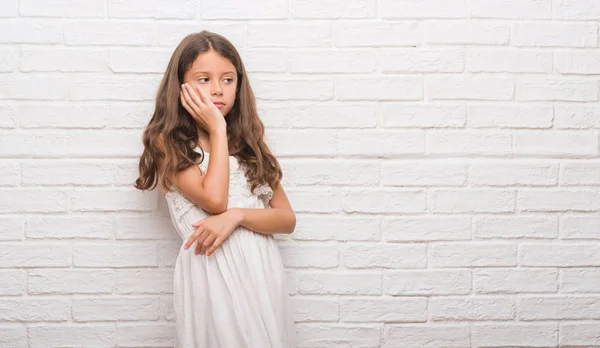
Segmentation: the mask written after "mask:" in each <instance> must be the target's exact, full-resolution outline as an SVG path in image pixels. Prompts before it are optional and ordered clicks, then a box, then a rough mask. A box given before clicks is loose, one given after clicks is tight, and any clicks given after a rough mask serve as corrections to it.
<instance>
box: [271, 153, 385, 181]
mask: <svg viewBox="0 0 600 348" xmlns="http://www.w3.org/2000/svg"><path fill="white" fill-rule="evenodd" d="M280 164H281V165H282V167H283V168H282V169H283V172H284V173H286V176H288V181H289V182H290V183H291V184H292V185H293V186H303V185H327V186H340V185H344V186H346V185H349V186H375V185H378V184H379V166H378V165H377V163H375V162H373V161H371V160H351V161H348V160H341V161H339V160H335V161H332V160H330V159H328V160H322V159H318V160H302V159H294V160H289V161H288V160H281V161H280ZM349 173H352V175H349Z"/></svg>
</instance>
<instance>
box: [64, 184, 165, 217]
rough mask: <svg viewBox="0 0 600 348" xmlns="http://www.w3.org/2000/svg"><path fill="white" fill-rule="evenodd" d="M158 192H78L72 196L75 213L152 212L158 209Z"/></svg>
mask: <svg viewBox="0 0 600 348" xmlns="http://www.w3.org/2000/svg"><path fill="white" fill-rule="evenodd" d="M158 195H159V192H158V191H156V190H155V191H152V192H147V191H139V190H136V189H134V188H131V189H122V190H114V189H104V190H85V191H82V190H77V191H74V192H73V194H72V197H73V198H72V199H73V203H72V209H73V210H74V211H121V212H122V211H152V210H155V209H156V207H157V203H158V200H157V198H158V197H157V196H158Z"/></svg>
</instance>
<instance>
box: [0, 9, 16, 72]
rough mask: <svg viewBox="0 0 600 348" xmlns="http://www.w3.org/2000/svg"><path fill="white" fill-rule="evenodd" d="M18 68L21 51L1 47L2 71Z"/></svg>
mask: <svg viewBox="0 0 600 348" xmlns="http://www.w3.org/2000/svg"><path fill="white" fill-rule="evenodd" d="M0 6H2V4H1V3H0ZM0 12H2V11H0ZM18 69H19V51H18V50H16V49H15V48H11V47H5V48H0V72H13V71H17V70H18Z"/></svg>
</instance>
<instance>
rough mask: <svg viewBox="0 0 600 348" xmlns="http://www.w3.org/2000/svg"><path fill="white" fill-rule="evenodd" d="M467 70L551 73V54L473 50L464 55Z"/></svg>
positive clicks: (525, 51)
mask: <svg viewBox="0 0 600 348" xmlns="http://www.w3.org/2000/svg"><path fill="white" fill-rule="evenodd" d="M466 59H467V70H468V71H469V72H475V73H481V72H489V73H499V72H505V73H546V74H549V73H551V72H552V53H551V52H542V51H533V50H524V49H518V50H514V49H511V50H506V49H502V50H490V49H473V50H469V51H467V53H466Z"/></svg>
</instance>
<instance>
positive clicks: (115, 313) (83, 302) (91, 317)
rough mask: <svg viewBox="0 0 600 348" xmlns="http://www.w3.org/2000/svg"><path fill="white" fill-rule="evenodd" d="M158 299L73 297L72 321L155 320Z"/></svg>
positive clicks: (156, 317) (153, 297)
mask: <svg viewBox="0 0 600 348" xmlns="http://www.w3.org/2000/svg"><path fill="white" fill-rule="evenodd" d="M157 319H158V297H155V296H149V297H134V296H119V297H75V298H73V320H74V321H86V322H89V321H127V320H157Z"/></svg>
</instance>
